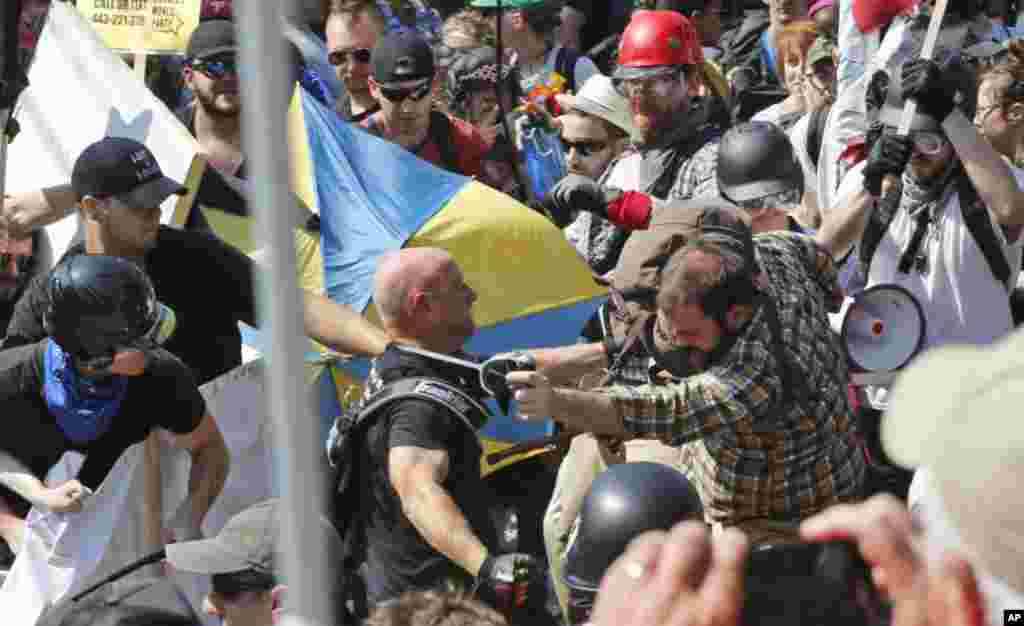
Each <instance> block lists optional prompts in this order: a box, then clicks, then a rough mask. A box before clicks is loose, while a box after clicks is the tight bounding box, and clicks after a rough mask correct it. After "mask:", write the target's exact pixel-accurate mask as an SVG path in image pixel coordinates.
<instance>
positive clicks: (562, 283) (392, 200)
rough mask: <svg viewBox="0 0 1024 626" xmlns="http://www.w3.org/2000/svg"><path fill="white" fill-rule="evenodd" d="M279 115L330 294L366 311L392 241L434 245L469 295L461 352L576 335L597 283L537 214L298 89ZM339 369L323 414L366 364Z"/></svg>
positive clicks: (520, 426) (525, 433)
mask: <svg viewBox="0 0 1024 626" xmlns="http://www.w3.org/2000/svg"><path fill="white" fill-rule="evenodd" d="M289 118H290V129H289V132H290V139H291V156H292V164H293V174H294V177H293V188H294V189H295V191H296V193H297V194H298V195H299V196H300V197H301V198H302V199H303V200H304V201H305V202H306V204H307V205H308V206H310V207H316V208H315V209H314V210H315V211H318V212H319V215H320V222H321V254H322V257H323V264H324V284H325V288H326V291H327V294H328V295H329V296H330V297H331V298H332V299H333V300H335V301H337V302H340V303H343V304H347V305H349V306H351V307H353V308H355V309H357V310H360V311H365V312H366V314H367V315H368V316H369V317H370V319H376V313H375V312H374V310H373V303H372V301H371V299H372V292H373V274H374V271H375V270H376V267H377V262H378V260H379V259H380V257H381V255H382V254H384V253H386V252H389V251H391V250H397V249H400V248H402V247H425V246H429V247H437V248H443V249H445V250H447V251H448V252H449V253H450V254H451V255H452V256H453V257H454V258H455V260H456V261H457V262H458V264H459V266H460V268H461V269H462V272H463V274H464V275H465V278H466V282H467V283H468V284H470V285H471V286H472V287H473V289H475V290H476V292H477V294H478V300H477V303H476V305H475V307H474V318H475V320H476V323H477V327H478V328H479V331H478V332H477V335H476V336H475V337H474V338H473V339H472V340H471V341H470V343H469V345H468V346H467V347H468V349H469V350H471V351H474V352H478V353H484V354H488V353H496V352H502V351H508V350H514V349H519V348H531V347H548V346H559V345H567V344H571V343H573V342H575V341H576V339H577V337H578V336H579V333H580V330H581V328H582V327H583V324H584V323H585V322H586V320H587V319H588V318H589V317H590V316H591V315H592V314H593V312H594V311H595V310H596V308H597V306H598V305H599V304H600V303H601V301H603V299H604V295H605V292H604V290H603V288H601V287H599V286H598V285H597V284H596V283H595V282H594V280H593V278H592V274H591V272H590V269H589V267H588V266H587V264H586V263H585V262H584V261H583V260H582V259H581V258H580V257H579V256H578V255H577V253H576V251H575V250H574V249H573V248H572V247H571V246H570V245H569V243H568V242H567V241H566V240H565V238H564V236H563V235H562V232H561V231H560V230H559V229H558V228H557V227H555V226H554V225H553V224H552V223H551V222H549V221H548V220H547V219H546V218H545V217H544V216H542V215H540V214H539V213H537V212H536V211H533V210H532V209H530V208H528V207H526V206H524V205H523V204H521V203H519V202H518V201H516V200H514V199H513V198H511V197H510V196H507V195H505V194H503V193H501V192H499V191H496V190H494V189H492V188H490V187H488V186H486V185H484V184H482V183H479V182H476V181H474V180H472V179H470V178H466V177H464V176H458V175H456V174H452V173H450V172H447V171H445V170H442V169H440V168H437V167H435V166H433V165H431V164H430V163H427V162H426V161H423V160H422V159H420V158H419V157H417V156H415V155H414V154H412V153H410V152H408V151H407V150H405V149H403V148H402V147H400V146H398V145H396V144H394V143H391V142H388V141H385V140H382V139H379V138H377V137H374V136H372V135H370V134H369V133H366V132H364V131H363V130H362V129H359V128H357V127H356V126H354V125H350V124H348V123H345V122H343V121H341V120H340V118H339V117H338V115H337V114H336V113H335V112H334V111H331V110H329V109H327V108H325V107H323V106H322V105H321V104H320V103H318V102H317V101H316V100H315V99H314V98H312V97H311V96H309V95H308V94H306V93H304V92H302V91H301V90H299V91H298V92H297V94H296V97H295V99H294V100H293V103H292V109H291V113H290V116H289ZM341 370H342V371H338V370H337V369H335V371H334V372H333V373H332V376H331V377H330V378H331V379H330V380H324V381H323V382H324V385H325V387H324V389H325V404H324V405H323V410H325V411H327V412H330V411H332V410H335V411H336V410H338V409H337V408H336V407H335V408H334V409H332V408H331V405H332V402H333V399H332V398H331V397H330V396H331V395H332V394H334V395H336V394H337V388H338V387H339V385H340V386H345V385H346V384H348V383H349V382H351V380H353V379H360V378H361V377H362V375H364V374H365V371H366V364H365V362H362V363H361V362H358V361H356V362H349V363H346V364H344V365H342V366H341ZM496 415H497V413H496ZM325 417H326V416H325ZM547 432H550V425H545V424H526V423H523V422H519V421H516V420H513V419H510V418H508V417H506V416H499V417H496V418H495V419H494V420H492V421H491V423H490V424H488V426H487V427H486V428H485V429H484V430H483V431H482V433H481V434H482V437H483V438H484V440H485V443H486V444H488V445H487V446H486V447H487V448H488V452H491V451H494V450H495V449H501V448H503V447H507V446H508V445H511V444H514V443H518V442H521V441H524V440H527V439H531V438H535V437H540V436H544V435H545V434H546V433H547ZM487 469H494V468H487Z"/></svg>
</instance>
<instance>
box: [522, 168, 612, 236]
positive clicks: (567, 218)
mask: <svg viewBox="0 0 1024 626" xmlns="http://www.w3.org/2000/svg"><path fill="white" fill-rule="evenodd" d="M621 195H622V192H621V191H619V190H618V189H611V188H606V187H602V186H601V185H599V184H597V183H596V182H595V181H593V180H591V179H590V178H587V177H586V176H581V175H579V174H567V175H566V176H565V178H563V179H562V180H560V181H558V182H557V183H555V185H554V186H553V187H552V188H551V191H549V192H548V193H547V195H546V196H544V200H543V201H542V202H541V204H542V205H543V207H544V210H545V211H546V212H547V214H548V216H550V218H551V221H553V222H554V223H555V225H556V226H558V227H559V228H565V227H566V226H568V225H569V223H570V222H572V220H573V218H574V216H575V215H576V213H578V212H579V211H586V212H587V213H593V214H594V215H597V216H599V217H607V216H608V210H607V209H608V205H609V204H610V203H611V202H614V201H615V200H617V199H618V198H619V196H621Z"/></svg>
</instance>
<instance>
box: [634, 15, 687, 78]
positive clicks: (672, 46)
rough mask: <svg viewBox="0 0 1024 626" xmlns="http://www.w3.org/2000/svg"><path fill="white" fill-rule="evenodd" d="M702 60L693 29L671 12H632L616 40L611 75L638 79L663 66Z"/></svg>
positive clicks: (680, 17) (682, 18)
mask: <svg viewBox="0 0 1024 626" xmlns="http://www.w3.org/2000/svg"><path fill="white" fill-rule="evenodd" d="M703 62H704V50H703V48H701V45H700V39H699V38H698V37H697V29H696V28H694V27H693V24H692V23H691V22H690V20H688V19H686V17H684V16H683V15H682V14H680V13H677V12H675V11H634V12H633V17H632V18H631V19H630V20H629V24H628V25H627V26H626V30H625V31H623V33H622V40H621V42H620V43H619V66H618V68H617V69H616V70H615V78H620V79H629V78H642V77H643V76H644V75H645V74H648V73H650V71H651V70H659V69H661V68H663V67H665V66H673V65H676V66H678V65H698V64H701V63H703Z"/></svg>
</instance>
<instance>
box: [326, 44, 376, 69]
mask: <svg viewBox="0 0 1024 626" xmlns="http://www.w3.org/2000/svg"><path fill="white" fill-rule="evenodd" d="M372 56H373V55H372V53H371V52H370V49H369V48H356V49H355V50H335V51H334V52H332V53H330V54H328V55H327V62H328V63H330V64H331V65H333V66H335V67H337V66H339V65H347V64H348V63H349V62H350V60H351V61H355V62H356V63H359V64H360V65H366V64H368V63H369V62H370V58H371V57H372Z"/></svg>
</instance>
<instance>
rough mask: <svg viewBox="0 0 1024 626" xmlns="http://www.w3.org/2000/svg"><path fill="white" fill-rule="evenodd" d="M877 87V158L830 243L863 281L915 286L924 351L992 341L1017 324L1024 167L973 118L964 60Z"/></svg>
mask: <svg viewBox="0 0 1024 626" xmlns="http://www.w3.org/2000/svg"><path fill="white" fill-rule="evenodd" d="M871 83H872V86H870V87H869V88H868V95H869V97H868V107H867V110H868V120H869V122H870V121H872V118H876V121H874V123H873V124H872V125H871V127H870V130H869V133H868V144H869V154H868V158H867V160H866V161H865V162H863V163H861V164H859V165H857V166H856V167H854V168H853V169H852V170H850V172H849V173H848V174H847V175H846V176H845V178H844V179H843V182H842V184H841V185H840V188H839V191H838V192H837V194H836V198H838V201H837V203H836V210H835V211H833V212H831V213H830V215H832V216H833V217H832V218H831V219H829V220H826V221H825V224H823V227H822V230H821V232H820V233H819V241H820V243H822V244H823V245H824V247H825V248H826V249H828V250H829V251H830V252H831V253H832V254H833V255H834V256H835V257H836V258H839V257H840V256H841V255H843V254H845V253H846V252H847V251H848V250H850V249H855V250H856V253H855V254H853V255H851V258H850V260H849V261H847V262H848V263H853V264H854V265H853V266H852V267H851V269H853V270H855V273H856V274H857V276H856V277H855V278H854V279H852V282H856V283H863V284H864V286H866V287H872V286H874V285H879V284H896V285H900V286H902V287H904V288H906V289H907V290H909V291H910V292H911V293H913V295H914V296H915V297H916V298H917V300H918V301H919V302H920V303H921V306H922V308H923V311H924V315H925V323H926V328H927V335H926V337H925V338H924V343H923V346H922V348H923V350H925V351H927V350H928V349H930V348H932V347H935V346H939V345H942V344H946V343H967V344H979V345H985V344H989V343H992V342H993V341H996V340H997V339H999V338H1000V337H1002V336H1003V335H1005V334H1006V333H1008V332H1010V331H1011V330H1012V329H1013V317H1012V314H1011V310H1010V300H1009V292H1010V290H1011V289H1012V288H1013V287H1014V286H1015V285H1016V283H1017V276H1018V273H1019V271H1020V267H1021V246H1022V243H1021V237H1020V234H1021V226H1022V225H1024V192H1022V191H1021V189H1022V187H1024V171H1022V170H1020V169H1018V168H1015V167H1013V166H1011V165H1009V164H1007V162H1006V161H1005V160H1004V159H1002V158H1001V157H1000V155H999V153H998V152H997V151H996V150H995V149H994V148H993V147H992V145H991V144H990V143H989V142H988V141H987V140H986V139H985V138H984V137H982V136H981V135H980V134H979V132H978V129H977V128H975V126H974V124H973V123H972V121H971V118H972V117H973V108H974V105H975V94H974V92H975V77H974V75H973V72H970V71H969V70H968V69H967V68H966V67H965V66H964V65H963V64H961V63H960V62H959V61H958V60H957V59H954V60H953V61H952V62H950V63H948V64H946V65H945V66H944V67H940V66H939V65H938V64H937V63H935V62H933V61H929V60H915V61H911V62H909V63H906V64H904V65H903V66H902V68H899V69H898V70H896V71H894V72H892V75H891V76H890V75H887V74H885V73H884V72H879V74H877V75H876V76H874V77H873V78H872V81H871ZM905 99H909V100H912V101H915V102H916V103H917V115H916V116H915V117H914V119H913V123H912V124H911V128H910V133H909V134H908V135H906V136H903V135H899V134H896V128H897V127H898V126H899V123H900V117H901V115H902V110H903V104H904V100H905ZM876 111H877V113H876ZM886 181H887V182H886ZM886 393H887V391H886V390H884V389H877V390H875V389H871V390H869V394H868V396H869V401H870V404H871V405H872V406H873V407H879V408H881V407H884V406H885V403H884V397H885V394H886ZM879 418H880V413H879V411H878V410H874V409H867V410H865V414H864V415H863V416H862V419H861V422H862V424H863V425H864V426H865V429H866V431H867V432H866V435H867V437H866V438H867V440H868V445H869V446H871V447H872V448H874V449H875V450H879V451H880V450H881V446H880V443H879V440H878V433H877V428H878V420H879ZM880 458H882V459H883V460H884V458H885V457H884V456H881V457H880ZM902 480H909V476H908V477H904V478H903V479H902Z"/></svg>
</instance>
